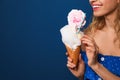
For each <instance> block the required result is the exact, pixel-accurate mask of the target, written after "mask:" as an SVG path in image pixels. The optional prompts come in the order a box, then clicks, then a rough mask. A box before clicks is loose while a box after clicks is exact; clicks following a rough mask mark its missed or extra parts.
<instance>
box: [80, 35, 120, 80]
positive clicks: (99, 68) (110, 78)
mask: <svg viewBox="0 0 120 80" xmlns="http://www.w3.org/2000/svg"><path fill="white" fill-rule="evenodd" d="M81 40H82V43H83V44H84V45H85V51H86V55H87V58H88V65H89V66H90V67H91V68H92V69H93V70H94V71H95V72H96V73H97V74H98V75H99V76H100V77H101V78H102V79H103V80H120V77H118V76H116V75H114V74H113V73H111V72H110V71H108V70H107V68H105V67H104V66H103V65H102V64H100V63H99V62H98V59H97V58H98V57H97V56H98V47H97V45H96V43H95V41H94V39H93V38H91V37H89V36H87V35H84V36H83V37H82V39H81Z"/></svg>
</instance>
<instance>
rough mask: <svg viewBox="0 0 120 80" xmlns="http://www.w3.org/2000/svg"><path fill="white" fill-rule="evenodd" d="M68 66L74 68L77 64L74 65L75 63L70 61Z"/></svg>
mask: <svg viewBox="0 0 120 80" xmlns="http://www.w3.org/2000/svg"><path fill="white" fill-rule="evenodd" d="M67 67H69V68H72V69H73V68H75V65H74V64H72V63H68V64H67Z"/></svg>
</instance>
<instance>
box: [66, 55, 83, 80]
mask: <svg viewBox="0 0 120 80" xmlns="http://www.w3.org/2000/svg"><path fill="white" fill-rule="evenodd" d="M66 54H68V53H66ZM67 59H68V61H67V67H68V69H69V70H70V71H71V72H72V74H73V75H74V76H76V77H77V78H79V79H80V80H82V78H83V76H84V71H85V64H84V61H83V60H82V57H81V54H80V55H79V61H78V65H74V64H73V62H72V59H71V58H70V57H69V56H68V58H67Z"/></svg>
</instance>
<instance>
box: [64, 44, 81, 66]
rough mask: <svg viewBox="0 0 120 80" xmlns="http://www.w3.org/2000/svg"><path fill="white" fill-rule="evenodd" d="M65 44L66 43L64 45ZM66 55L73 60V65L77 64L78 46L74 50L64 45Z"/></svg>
mask: <svg viewBox="0 0 120 80" xmlns="http://www.w3.org/2000/svg"><path fill="white" fill-rule="evenodd" d="M65 46H66V45H65ZM66 49H67V52H68V56H69V57H70V58H71V59H72V60H73V63H74V64H75V65H77V64H78V60H79V54H80V46H78V47H77V48H76V49H75V50H73V49H71V48H70V47H68V46H66Z"/></svg>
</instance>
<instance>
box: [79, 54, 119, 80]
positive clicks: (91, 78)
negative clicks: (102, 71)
mask: <svg viewBox="0 0 120 80" xmlns="http://www.w3.org/2000/svg"><path fill="white" fill-rule="evenodd" d="M81 55H82V58H83V60H84V62H85V75H84V80H102V78H100V76H98V75H97V74H96V73H95V72H94V71H93V70H92V69H91V68H90V67H89V66H88V64H87V61H88V60H87V56H86V53H85V52H81ZM98 62H99V63H101V64H102V65H103V66H104V67H105V68H107V69H108V70H109V71H110V72H112V73H113V74H115V75H116V76H119V77H120V56H119V57H117V56H108V55H102V54H98Z"/></svg>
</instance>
